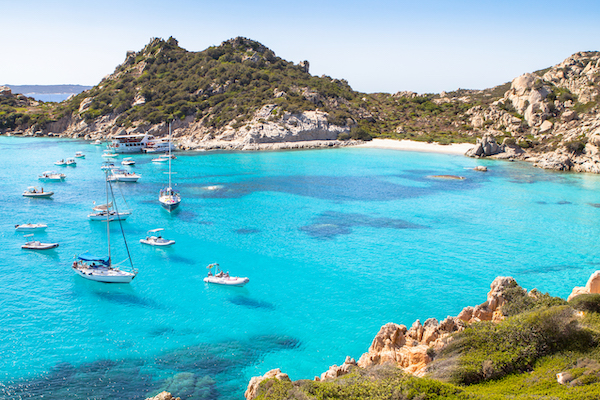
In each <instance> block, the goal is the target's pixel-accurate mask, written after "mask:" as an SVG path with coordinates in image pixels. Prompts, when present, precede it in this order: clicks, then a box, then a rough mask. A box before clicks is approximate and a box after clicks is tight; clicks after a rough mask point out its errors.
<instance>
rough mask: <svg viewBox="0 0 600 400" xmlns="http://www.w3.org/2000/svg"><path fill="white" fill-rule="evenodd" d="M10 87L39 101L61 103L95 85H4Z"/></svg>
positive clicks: (14, 91)
mask: <svg viewBox="0 0 600 400" xmlns="http://www.w3.org/2000/svg"><path fill="white" fill-rule="evenodd" d="M4 86H7V87H9V88H10V89H11V90H12V92H13V93H15V94H23V95H25V96H27V97H31V98H33V99H35V100H39V101H46V102H48V101H52V102H57V103H60V102H61V101H64V100H67V99H68V98H69V97H70V96H74V95H76V94H79V93H81V92H84V91H86V90H90V89H91V88H92V87H93V86H83V85H4Z"/></svg>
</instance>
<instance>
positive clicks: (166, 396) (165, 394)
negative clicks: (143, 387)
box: [146, 392, 181, 400]
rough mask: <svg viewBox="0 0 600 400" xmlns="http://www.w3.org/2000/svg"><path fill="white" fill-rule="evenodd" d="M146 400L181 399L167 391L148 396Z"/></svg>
mask: <svg viewBox="0 0 600 400" xmlns="http://www.w3.org/2000/svg"><path fill="white" fill-rule="evenodd" d="M146 400H181V399H180V398H179V397H173V395H172V394H171V393H169V392H161V393H159V394H157V395H156V396H154V397H148V398H146Z"/></svg>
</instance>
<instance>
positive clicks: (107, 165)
mask: <svg viewBox="0 0 600 400" xmlns="http://www.w3.org/2000/svg"><path fill="white" fill-rule="evenodd" d="M113 168H118V167H115V164H113V163H111V162H103V163H102V166H101V167H100V169H102V170H104V169H113Z"/></svg>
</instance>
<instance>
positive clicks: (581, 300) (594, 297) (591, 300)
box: [569, 294, 600, 313]
mask: <svg viewBox="0 0 600 400" xmlns="http://www.w3.org/2000/svg"><path fill="white" fill-rule="evenodd" d="M569 305H570V306H571V307H573V308H574V309H576V310H579V311H588V312H595V313H600V294H580V295H579V296H576V297H574V298H573V299H571V301H570V302H569Z"/></svg>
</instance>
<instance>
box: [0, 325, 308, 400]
mask: <svg viewBox="0 0 600 400" xmlns="http://www.w3.org/2000/svg"><path fill="white" fill-rule="evenodd" d="M299 345H300V343H299V341H298V340H297V339H295V338H292V337H289V336H285V335H284V336H278V335H260V336H254V337H249V338H248V339H246V340H243V341H237V340H232V341H222V342H217V343H203V344H200V345H197V346H190V347H186V348H181V349H175V350H171V351H166V352H164V353H163V354H161V355H159V356H158V357H156V358H155V360H154V361H151V360H144V359H141V358H131V359H124V360H119V361H114V360H106V359H101V360H96V361H93V362H90V363H83V364H81V365H80V366H74V365H73V364H70V363H64V362H63V363H58V364H57V365H56V366H55V367H54V368H52V369H51V370H50V371H49V372H48V373H45V374H41V375H39V376H37V377H35V378H31V379H23V380H18V381H15V382H2V383H0V398H3V399H4V398H6V399H28V398H32V399H33V398H35V399H39V398H44V399H47V400H64V399H94V400H113V399H132V400H138V399H139V400H143V399H145V398H147V397H149V396H154V395H156V394H158V393H160V392H161V391H163V390H167V391H171V392H172V393H175V394H176V395H177V396H179V397H181V398H193V399H218V398H220V397H223V398H239V397H240V396H243V392H244V390H245V388H246V385H247V382H244V383H243V384H241V383H239V382H241V381H243V378H244V375H243V371H244V369H245V368H246V367H248V366H250V365H252V364H255V363H257V362H258V361H259V360H260V359H261V358H262V357H263V356H264V355H265V354H267V353H271V352H276V351H281V350H287V349H295V348H297V347H298V346H299ZM157 368H158V369H160V370H163V371H164V372H163V373H161V375H162V376H165V373H166V374H167V375H168V376H169V377H168V378H167V379H156V377H154V376H153V375H151V374H150V373H147V372H142V371H149V370H150V371H151V370H156V369H157ZM220 374H223V375H221V376H219V375H220Z"/></svg>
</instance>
